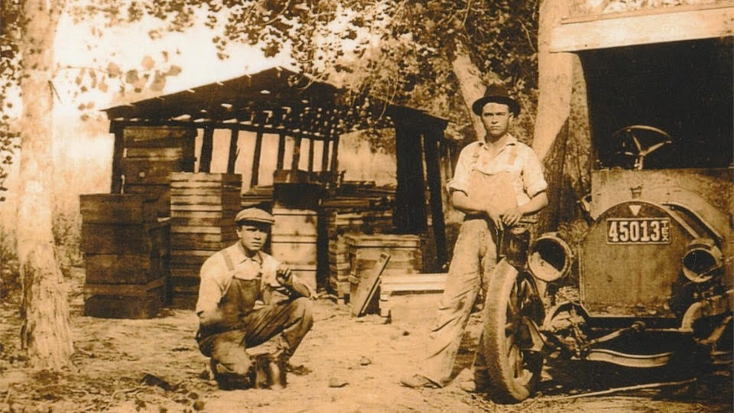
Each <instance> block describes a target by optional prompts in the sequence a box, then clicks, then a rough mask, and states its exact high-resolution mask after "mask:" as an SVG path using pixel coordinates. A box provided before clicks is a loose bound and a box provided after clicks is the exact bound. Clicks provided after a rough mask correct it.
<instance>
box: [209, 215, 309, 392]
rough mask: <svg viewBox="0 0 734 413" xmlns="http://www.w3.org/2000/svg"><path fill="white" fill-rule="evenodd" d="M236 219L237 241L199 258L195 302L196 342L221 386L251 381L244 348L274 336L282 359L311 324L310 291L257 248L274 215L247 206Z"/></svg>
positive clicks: (288, 353) (296, 344) (278, 355)
mask: <svg viewBox="0 0 734 413" xmlns="http://www.w3.org/2000/svg"><path fill="white" fill-rule="evenodd" d="M235 222H236V224H237V236H238V237H239V241H238V242H237V243H236V244H234V245H231V246H229V247H227V248H225V249H223V250H221V251H219V252H217V253H215V254H214V255H212V256H211V257H209V259H207V260H206V261H205V262H204V265H202V267H201V273H200V276H201V284H200V285H199V299H198V302H197V304H196V314H197V315H198V316H199V332H198V333H197V335H196V340H197V342H198V343H199V349H200V350H201V352H202V354H204V355H205V356H207V357H211V368H212V372H213V373H214V378H215V379H216V380H217V382H218V383H219V386H220V388H224V389H231V388H243V387H247V386H248V385H251V383H250V381H249V377H250V376H251V374H250V373H251V368H252V365H253V363H252V361H251V359H250V356H249V355H248V354H247V352H246V351H245V349H246V348H249V347H253V346H257V345H259V344H262V343H264V342H266V341H268V340H270V339H271V338H273V337H275V336H276V335H278V337H277V340H276V347H277V350H276V351H275V353H274V354H273V356H274V357H278V358H280V359H281V360H283V361H287V360H288V359H289V358H290V357H291V356H292V355H293V352H294V351H296V349H297V348H298V345H299V344H300V343H301V340H303V337H304V336H305V335H306V333H308V331H309V330H310V329H311V326H312V325H313V317H312V302H311V300H310V297H311V296H312V291H311V289H310V288H309V287H307V285H306V284H304V283H302V282H301V281H300V280H299V279H298V278H297V277H296V276H295V275H293V274H292V273H291V270H290V268H288V267H287V266H286V265H284V264H281V263H280V262H278V261H277V260H276V259H275V258H273V257H272V256H270V255H268V254H266V253H264V252H262V251H261V249H262V247H263V246H264V245H265V241H266V240H267V237H268V233H269V231H270V227H271V225H272V224H273V222H275V219H274V218H273V216H272V215H270V214H269V213H267V212H265V211H263V210H261V209H258V208H247V209H243V210H242V211H240V212H239V213H238V214H237V216H236V217H235Z"/></svg>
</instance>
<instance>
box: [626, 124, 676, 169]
mask: <svg viewBox="0 0 734 413" xmlns="http://www.w3.org/2000/svg"><path fill="white" fill-rule="evenodd" d="M612 141H614V142H615V145H616V146H617V147H619V150H617V151H616V152H615V153H614V154H613V155H612V158H611V159H614V160H616V162H613V163H615V164H618V165H620V166H621V165H624V166H626V167H627V168H628V169H636V170H642V169H643V168H644V167H645V158H646V157H647V156H648V155H650V154H651V153H653V152H655V151H657V150H659V149H660V148H663V147H665V146H668V145H672V144H673V143H674V141H673V138H672V137H671V136H670V135H669V134H668V133H667V132H665V131H664V130H662V129H658V128H655V127H653V126H647V125H630V126H625V127H624V128H622V129H620V130H618V131H616V132H614V133H613V134H612Z"/></svg>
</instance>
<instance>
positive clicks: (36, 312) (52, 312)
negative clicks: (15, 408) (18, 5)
mask: <svg viewBox="0 0 734 413" xmlns="http://www.w3.org/2000/svg"><path fill="white" fill-rule="evenodd" d="M59 8H60V6H58V5H56V6H55V5H53V4H52V3H51V2H48V1H44V0H26V1H25V2H24V3H23V16H24V19H25V21H26V24H25V26H24V30H23V39H22V45H21V51H22V54H23V76H22V80H21V91H22V94H23V115H22V119H21V122H22V123H21V134H20V136H21V155H20V182H21V184H20V191H19V199H20V202H19V205H18V215H17V219H18V221H17V222H18V224H17V229H16V231H17V238H18V258H19V261H20V275H21V281H22V286H23V297H22V302H21V317H22V318H23V324H22V327H21V344H22V346H23V348H24V349H25V350H26V352H27V354H28V359H29V362H30V364H31V366H32V367H34V368H41V369H53V370H60V369H62V368H64V367H68V366H70V365H71V360H70V357H71V354H72V352H73V350H74V346H73V343H72V341H71V334H70V329H69V304H68V301H67V297H68V294H67V290H66V286H65V283H64V278H63V275H62V273H61V270H60V268H59V265H58V262H57V260H56V250H55V246H54V237H53V232H52V212H53V204H52V200H53V194H52V189H53V186H52V178H53V152H52V151H53V139H52V137H53V115H52V113H53V95H52V93H53V92H52V90H53V89H52V87H51V74H52V71H53V47H54V37H55V36H56V27H57V24H58V15H59V11H58V9H59Z"/></svg>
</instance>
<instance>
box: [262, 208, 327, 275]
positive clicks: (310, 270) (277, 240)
mask: <svg viewBox="0 0 734 413" xmlns="http://www.w3.org/2000/svg"><path fill="white" fill-rule="evenodd" d="M273 216H274V217H275V223H274V224H273V227H272V235H271V250H272V255H273V257H274V258H275V259H277V260H278V261H282V262H284V263H286V264H288V265H290V266H291V268H294V269H298V271H295V272H296V273H298V272H299V271H301V272H302V273H303V277H305V278H306V279H304V282H308V283H309V284H312V287H314V288H315V287H316V273H317V270H318V224H319V215H318V213H317V212H316V211H314V210H307V209H288V208H279V207H276V208H274V209H273Z"/></svg>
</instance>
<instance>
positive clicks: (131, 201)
mask: <svg viewBox="0 0 734 413" xmlns="http://www.w3.org/2000/svg"><path fill="white" fill-rule="evenodd" d="M79 209H80V212H81V214H82V220H83V222H84V223H87V224H141V223H149V222H156V221H157V217H156V210H155V199H154V198H151V197H149V196H146V195H144V194H142V195H141V194H138V195H131V194H114V195H112V194H88V195H80V196H79Z"/></svg>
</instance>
